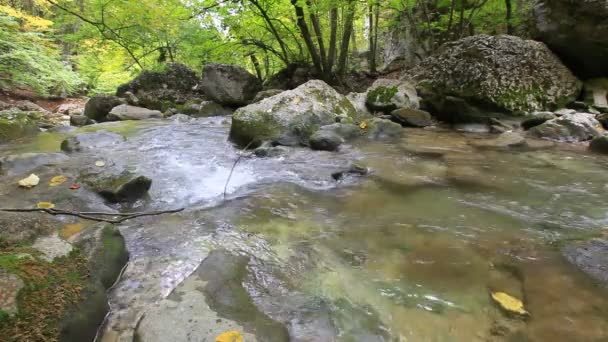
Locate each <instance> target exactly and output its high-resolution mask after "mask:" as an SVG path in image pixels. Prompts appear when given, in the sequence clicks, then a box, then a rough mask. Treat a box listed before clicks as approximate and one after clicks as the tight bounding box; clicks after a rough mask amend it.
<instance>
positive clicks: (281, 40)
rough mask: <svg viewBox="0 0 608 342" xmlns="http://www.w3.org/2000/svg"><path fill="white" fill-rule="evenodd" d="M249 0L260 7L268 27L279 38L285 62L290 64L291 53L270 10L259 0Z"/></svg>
mask: <svg viewBox="0 0 608 342" xmlns="http://www.w3.org/2000/svg"><path fill="white" fill-rule="evenodd" d="M249 1H250V2H251V3H252V4H253V6H255V7H256V8H257V9H258V11H260V14H261V15H262V18H263V19H264V21H265V22H266V25H268V29H269V30H270V32H271V33H272V35H273V36H274V38H275V39H276V40H277V43H279V46H280V47H281V53H282V55H283V58H282V59H283V62H285V64H286V65H287V64H289V54H288V53H287V47H286V45H285V42H284V41H283V39H282V38H281V35H280V34H279V31H277V29H276V27H275V26H274V24H273V23H272V20H270V17H269V16H268V12H266V10H265V9H264V8H263V7H262V6H261V5H260V4H259V3H258V1H257V0H249Z"/></svg>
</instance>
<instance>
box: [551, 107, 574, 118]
mask: <svg viewBox="0 0 608 342" xmlns="http://www.w3.org/2000/svg"><path fill="white" fill-rule="evenodd" d="M576 113H577V111H576V110H574V109H569V108H562V109H559V110H556V111H555V112H554V113H553V114H555V116H564V115H570V114H576Z"/></svg>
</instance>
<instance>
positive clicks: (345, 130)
mask: <svg viewBox="0 0 608 342" xmlns="http://www.w3.org/2000/svg"><path fill="white" fill-rule="evenodd" d="M319 131H324V132H331V133H333V134H336V135H338V136H339V137H341V138H342V139H344V140H350V139H354V138H357V137H360V136H362V133H363V132H362V130H361V128H360V127H359V126H357V125H355V124H348V123H340V122H336V123H333V124H331V125H325V126H322V127H321V128H319Z"/></svg>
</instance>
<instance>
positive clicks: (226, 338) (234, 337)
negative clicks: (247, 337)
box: [215, 330, 243, 342]
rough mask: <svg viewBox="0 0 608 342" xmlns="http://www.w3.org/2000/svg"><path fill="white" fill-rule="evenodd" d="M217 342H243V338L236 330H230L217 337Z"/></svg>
mask: <svg viewBox="0 0 608 342" xmlns="http://www.w3.org/2000/svg"><path fill="white" fill-rule="evenodd" d="M215 342H243V336H241V333H239V332H238V331H236V330H230V331H227V332H225V333H223V334H221V335H219V336H218V337H216V338H215Z"/></svg>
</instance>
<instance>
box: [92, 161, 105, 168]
mask: <svg viewBox="0 0 608 342" xmlns="http://www.w3.org/2000/svg"><path fill="white" fill-rule="evenodd" d="M95 166H97V167H104V166H106V162H104V161H103V160H98V161H96V162H95Z"/></svg>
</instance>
